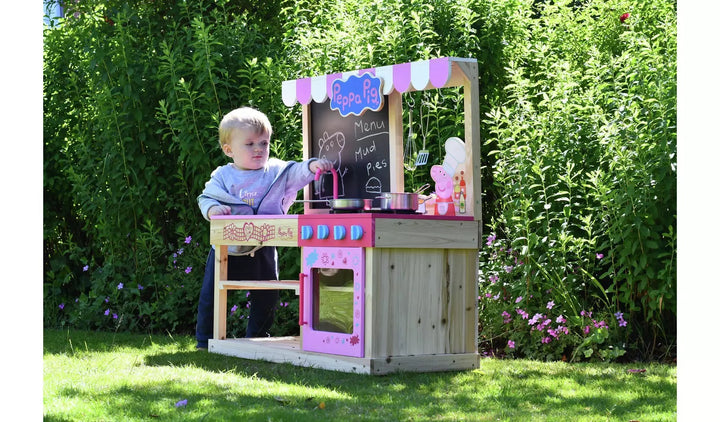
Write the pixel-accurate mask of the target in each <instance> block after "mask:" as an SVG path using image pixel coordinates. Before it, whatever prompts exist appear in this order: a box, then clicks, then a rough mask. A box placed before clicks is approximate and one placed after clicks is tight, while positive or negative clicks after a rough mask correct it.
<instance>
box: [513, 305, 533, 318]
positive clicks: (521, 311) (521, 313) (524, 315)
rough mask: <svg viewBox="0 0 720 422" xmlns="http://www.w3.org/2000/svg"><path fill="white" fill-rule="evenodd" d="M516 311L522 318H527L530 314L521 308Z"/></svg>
mask: <svg viewBox="0 0 720 422" xmlns="http://www.w3.org/2000/svg"><path fill="white" fill-rule="evenodd" d="M516 311H517V313H518V315H520V316H521V317H522V319H528V317H529V316H530V315H529V314H528V313H527V312H525V311H524V310H522V309H520V308H518V309H516Z"/></svg>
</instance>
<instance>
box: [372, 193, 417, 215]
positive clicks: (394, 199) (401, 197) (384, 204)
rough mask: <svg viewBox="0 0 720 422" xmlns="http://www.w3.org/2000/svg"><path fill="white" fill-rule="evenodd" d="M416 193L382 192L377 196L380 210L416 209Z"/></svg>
mask: <svg viewBox="0 0 720 422" xmlns="http://www.w3.org/2000/svg"><path fill="white" fill-rule="evenodd" d="M418 196H419V195H418V194H417V193H405V192H383V193H382V194H380V196H378V198H379V199H380V209H381V210H392V211H417V209H418Z"/></svg>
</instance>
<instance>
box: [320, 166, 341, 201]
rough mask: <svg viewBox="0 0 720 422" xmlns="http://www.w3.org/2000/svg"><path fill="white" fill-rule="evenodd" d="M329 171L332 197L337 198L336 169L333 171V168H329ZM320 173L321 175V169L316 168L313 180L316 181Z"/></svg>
mask: <svg viewBox="0 0 720 422" xmlns="http://www.w3.org/2000/svg"><path fill="white" fill-rule="evenodd" d="M330 173H332V176H333V199H338V176H337V171H335V169H334V168H331V169H330ZM320 175H322V169H318V171H317V172H315V181H316V182H317V181H318V180H320Z"/></svg>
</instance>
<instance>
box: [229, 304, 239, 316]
mask: <svg viewBox="0 0 720 422" xmlns="http://www.w3.org/2000/svg"><path fill="white" fill-rule="evenodd" d="M237 309H238V307H237V305H233V307H232V308H230V315H234V314H235V311H237Z"/></svg>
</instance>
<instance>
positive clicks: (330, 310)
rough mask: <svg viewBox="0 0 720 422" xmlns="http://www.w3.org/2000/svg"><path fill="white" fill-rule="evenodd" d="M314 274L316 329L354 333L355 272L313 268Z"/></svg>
mask: <svg viewBox="0 0 720 422" xmlns="http://www.w3.org/2000/svg"><path fill="white" fill-rule="evenodd" d="M312 271H313V278H312V279H313V313H312V324H313V329H314V330H316V331H328V332H333V333H344V334H352V332H353V330H352V328H353V270H351V269H342V268H313V270H312Z"/></svg>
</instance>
